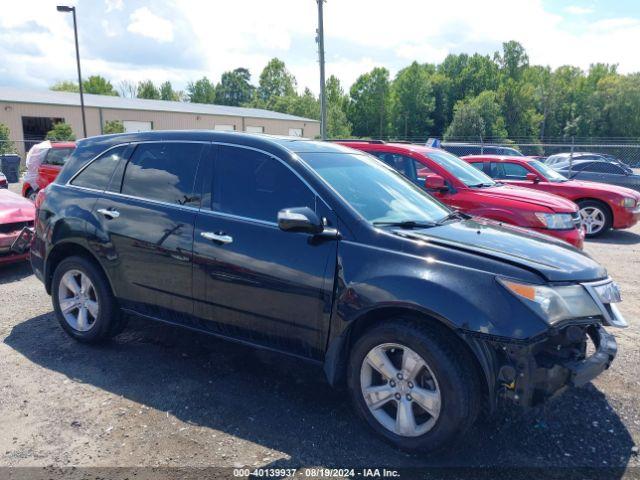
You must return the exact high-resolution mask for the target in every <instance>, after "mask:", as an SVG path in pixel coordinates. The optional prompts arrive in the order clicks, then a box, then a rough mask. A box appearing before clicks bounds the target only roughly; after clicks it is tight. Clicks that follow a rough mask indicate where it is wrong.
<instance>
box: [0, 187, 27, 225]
mask: <svg viewBox="0 0 640 480" xmlns="http://www.w3.org/2000/svg"><path fill="white" fill-rule="evenodd" d="M35 216H36V209H35V207H34V206H33V203H31V202H30V201H29V200H27V199H26V198H22V197H21V196H20V195H18V194H17V193H13V192H12V191H10V190H4V189H1V190H0V224H4V223H16V222H32V221H33V220H34V218H35Z"/></svg>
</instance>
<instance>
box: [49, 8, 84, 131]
mask: <svg viewBox="0 0 640 480" xmlns="http://www.w3.org/2000/svg"><path fill="white" fill-rule="evenodd" d="M56 9H57V10H58V11H59V12H64V13H69V12H71V13H73V34H74V36H75V39H76V63H77V64H78V87H79V88H80V110H81V111H82V134H83V137H84V138H87V119H86V117H85V114H84V93H83V91H82V73H81V71H80V48H79V47H78V25H77V23H76V7H69V6H67V5H58V6H57V7H56Z"/></svg>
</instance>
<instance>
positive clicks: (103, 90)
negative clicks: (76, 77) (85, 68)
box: [82, 75, 118, 97]
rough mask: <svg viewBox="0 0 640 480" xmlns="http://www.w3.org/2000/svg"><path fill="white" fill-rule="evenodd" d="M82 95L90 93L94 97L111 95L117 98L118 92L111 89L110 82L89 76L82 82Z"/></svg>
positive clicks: (96, 76) (97, 76)
mask: <svg viewBox="0 0 640 480" xmlns="http://www.w3.org/2000/svg"><path fill="white" fill-rule="evenodd" d="M82 88H83V90H84V93H92V94H94V95H111V96H114V97H117V96H118V92H116V90H115V89H114V88H113V85H111V82H110V81H109V80H107V79H106V78H104V77H101V76H100V75H91V76H90V77H89V78H87V79H86V80H85V81H83V82H82Z"/></svg>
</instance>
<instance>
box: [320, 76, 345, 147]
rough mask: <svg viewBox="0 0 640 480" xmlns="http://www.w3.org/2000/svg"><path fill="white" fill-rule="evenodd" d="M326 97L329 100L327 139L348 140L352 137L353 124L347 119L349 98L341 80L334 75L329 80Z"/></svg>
mask: <svg viewBox="0 0 640 480" xmlns="http://www.w3.org/2000/svg"><path fill="white" fill-rule="evenodd" d="M325 95H326V98H327V137H328V138H348V137H349V136H351V124H350V123H349V120H348V119H347V106H348V102H349V98H348V97H347V96H346V95H345V93H344V90H343V89H342V86H341V85H340V80H338V78H337V77H335V76H334V75H331V76H330V77H329V78H328V79H327V83H326V86H325Z"/></svg>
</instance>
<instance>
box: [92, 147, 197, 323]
mask: <svg viewBox="0 0 640 480" xmlns="http://www.w3.org/2000/svg"><path fill="white" fill-rule="evenodd" d="M207 149H208V144H205V143H198V142H150V143H140V144H138V145H136V146H135V150H134V151H133V153H132V154H131V157H130V159H129V160H128V161H127V162H122V164H121V167H119V168H118V170H117V171H116V173H115V174H114V176H113V179H112V182H111V184H110V186H109V188H108V190H107V191H105V192H104V194H103V197H102V198H101V199H100V200H98V202H97V203H96V206H95V207H94V215H95V217H96V218H97V219H98V221H99V222H100V229H99V230H100V232H101V234H100V235H101V236H102V237H103V238H101V239H100V244H101V250H102V256H103V258H104V259H105V263H106V265H107V268H109V269H110V270H111V271H110V277H111V279H112V281H113V286H114V289H115V291H116V295H117V296H118V297H119V298H120V300H121V302H122V304H123V306H124V307H125V308H128V309H130V310H133V311H136V312H138V313H142V314H145V315H150V316H153V317H159V318H162V319H165V320H168V321H176V322H183V321H187V320H188V319H189V318H190V315H191V314H192V313H193V298H192V297H193V294H192V288H191V287H192V272H191V269H192V248H193V225H194V221H195V216H196V213H197V211H198V207H199V204H200V199H199V197H198V196H197V195H194V182H195V178H196V172H197V168H198V164H199V161H200V158H201V156H202V155H203V153H204V152H205V150H207Z"/></svg>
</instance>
